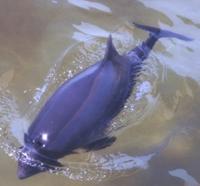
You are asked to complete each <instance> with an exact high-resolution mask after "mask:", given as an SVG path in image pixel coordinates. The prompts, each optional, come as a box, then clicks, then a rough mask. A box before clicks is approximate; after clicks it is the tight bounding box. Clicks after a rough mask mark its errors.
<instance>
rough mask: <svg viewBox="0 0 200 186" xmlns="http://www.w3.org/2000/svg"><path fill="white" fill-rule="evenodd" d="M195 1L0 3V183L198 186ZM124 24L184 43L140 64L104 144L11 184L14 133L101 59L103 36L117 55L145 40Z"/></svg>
mask: <svg viewBox="0 0 200 186" xmlns="http://www.w3.org/2000/svg"><path fill="white" fill-rule="evenodd" d="M199 5H200V2H199V0H191V1H186V0H176V1H162V0H154V1H149V0H139V1H133V0H132V1H131V0H123V1H120V0H115V1H111V0H108V1H106V0H102V1H98V2H97V1H84V0H35V1H31V0H21V1H14V0H1V1H0V25H1V27H0V129H1V131H0V146H1V150H0V157H1V160H0V185H2V186H4V185H8V186H11V185H15V186H17V185H20V186H23V185H30V186H31V185H37V186H40V185H49V186H54V185H60V186H61V185H70V186H76V185H77V186H78V185H94V184H95V185H97V184H98V185H102V186H103V185H104V186H112V185H119V186H121V185H126V186H129V185H130V186H133V185H137V186H143V185H145V186H146V185H148V186H159V185H162V186H165V185H166V186H179V185H180V186H181V185H187V186H197V185H200V184H199V183H200V163H199V157H200V148H199V143H200V127H199V124H200V123H199V118H200V106H199V104H200V98H199V95H200V73H199V72H200V62H199V58H198V55H199V49H200V39H199V38H200V36H199V35H200V34H199V33H200V19H199V17H200V13H199ZM131 21H135V22H138V23H144V24H148V25H154V26H158V27H162V28H165V29H170V30H172V31H176V32H178V33H182V34H185V35H188V36H190V37H192V38H194V39H195V40H194V41H192V42H183V41H178V40H175V39H162V40H161V41H160V42H158V43H157V45H156V47H155V48H154V50H153V51H152V53H151V55H150V57H149V58H148V59H147V60H146V63H145V66H144V71H143V72H142V74H141V76H140V78H139V80H138V83H137V85H136V87H135V89H134V90H133V93H132V95H131V97H130V99H129V100H128V102H127V104H126V106H125V108H124V110H123V111H122V113H120V115H119V116H118V117H117V118H115V120H114V121H113V123H112V126H111V129H110V130H111V132H114V133H115V135H116V136H117V141H116V143H114V145H113V146H111V147H109V148H106V149H104V150H100V151H97V152H92V153H83V154H77V155H70V156H68V157H65V158H64V159H63V160H61V161H62V162H63V163H64V164H65V167H64V168H63V169H62V170H60V171H57V172H55V173H53V174H50V173H43V174H39V175H37V176H34V177H31V178H29V179H27V180H23V181H19V180H18V179H17V178H16V165H17V163H16V160H15V156H16V151H17V148H18V147H19V146H20V145H21V144H23V133H24V132H25V131H26V130H27V128H28V126H29V125H30V123H31V121H32V120H33V119H34V117H35V115H36V114H37V112H38V111H39V109H40V108H41V106H42V105H43V104H44V102H45V100H46V99H47V98H48V97H49V96H50V95H51V94H52V92H53V91H54V90H55V89H56V88H57V87H58V86H59V85H60V84H61V83H62V82H63V81H64V80H65V79H68V78H70V77H72V76H73V75H74V74H76V73H77V72H78V71H80V70H82V69H84V68H85V67H87V66H89V65H90V64H93V63H94V62H95V61H97V60H98V59H100V58H101V57H102V56H103V54H104V49H105V41H106V37H107V36H108V34H109V33H110V32H111V33H112V35H113V38H114V43H115V46H116V47H117V49H118V50H119V51H120V52H121V53H123V52H126V51H128V50H129V49H131V48H133V47H134V46H136V45H137V44H138V43H140V42H141V41H142V40H144V39H145V38H146V36H147V34H146V33H145V32H143V31H141V30H138V29H136V28H134V27H133V26H132V25H131Z"/></svg>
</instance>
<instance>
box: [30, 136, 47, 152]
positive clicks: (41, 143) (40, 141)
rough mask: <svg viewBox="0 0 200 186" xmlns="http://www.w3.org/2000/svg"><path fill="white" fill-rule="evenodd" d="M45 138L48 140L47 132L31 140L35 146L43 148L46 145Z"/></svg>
mask: <svg viewBox="0 0 200 186" xmlns="http://www.w3.org/2000/svg"><path fill="white" fill-rule="evenodd" d="M47 140H48V135H47V133H42V134H40V135H39V136H38V137H37V138H35V139H34V140H33V144H34V146H35V147H36V148H44V147H45V146H46V142H47Z"/></svg>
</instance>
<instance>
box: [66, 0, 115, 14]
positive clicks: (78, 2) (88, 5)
mask: <svg viewBox="0 0 200 186" xmlns="http://www.w3.org/2000/svg"><path fill="white" fill-rule="evenodd" d="M68 2H69V3H70V4H73V5H75V6H77V7H79V8H83V9H86V10H89V9H92V8H93V9H97V10H100V11H103V12H106V13H111V12H112V11H111V9H110V8H109V7H108V6H106V5H104V4H102V3H99V2H90V1H86V0H68Z"/></svg>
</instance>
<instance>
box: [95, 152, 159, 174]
mask: <svg viewBox="0 0 200 186" xmlns="http://www.w3.org/2000/svg"><path fill="white" fill-rule="evenodd" d="M154 155H155V154H154V153H153V154H148V155H145V156H130V155H127V154H125V153H118V154H109V155H106V156H92V158H91V161H92V162H95V163H97V164H99V165H101V168H102V169H104V170H110V171H122V170H129V169H134V168H141V169H147V168H148V167H149V161H150V160H151V159H152V158H153V156H154Z"/></svg>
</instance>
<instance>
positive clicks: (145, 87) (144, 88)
mask: <svg viewBox="0 0 200 186" xmlns="http://www.w3.org/2000/svg"><path fill="white" fill-rule="evenodd" d="M151 91H152V86H151V84H150V82H149V81H144V82H142V83H141V84H140V85H139V86H138V87H137V92H136V95H135V100H136V101H138V100H140V99H142V98H143V97H144V95H146V94H148V93H151Z"/></svg>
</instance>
